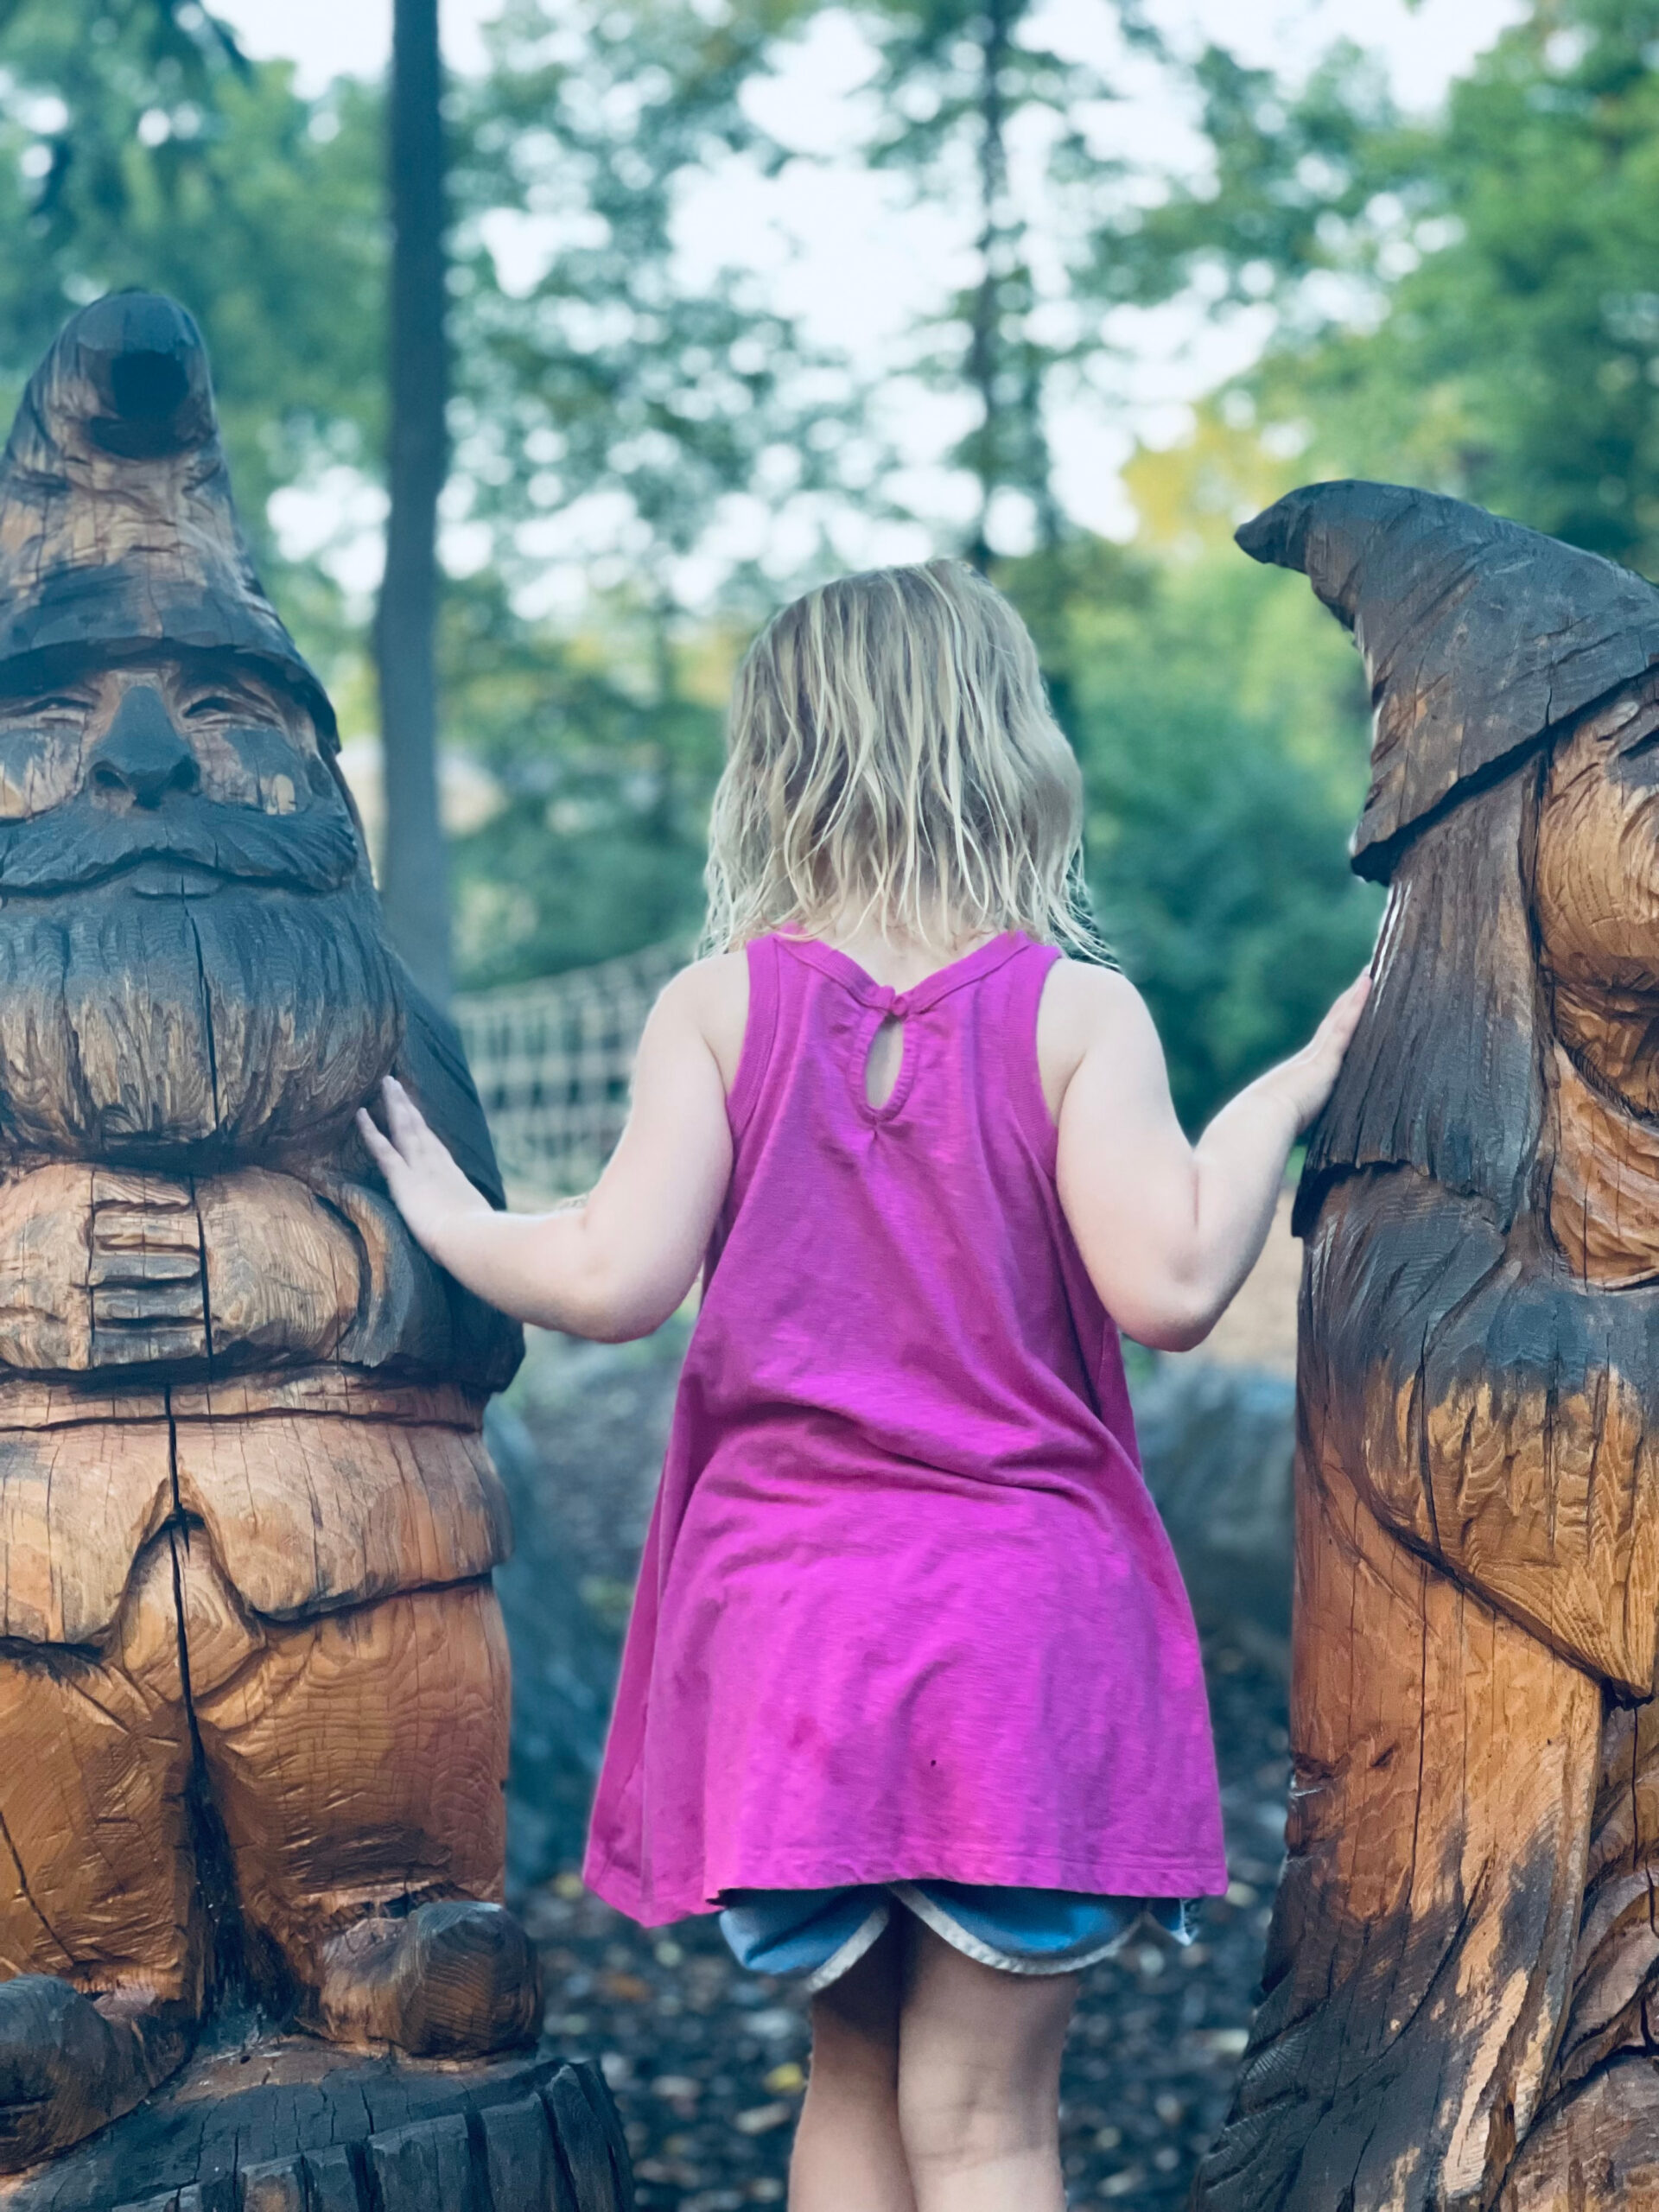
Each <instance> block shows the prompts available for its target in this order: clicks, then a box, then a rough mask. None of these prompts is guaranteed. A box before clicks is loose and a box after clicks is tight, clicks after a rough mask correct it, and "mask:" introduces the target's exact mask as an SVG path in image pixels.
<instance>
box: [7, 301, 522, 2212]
mask: <svg viewBox="0 0 1659 2212" xmlns="http://www.w3.org/2000/svg"><path fill="white" fill-rule="evenodd" d="M336 752H337V738H336V734H335V728H334V715H333V713H332V711H331V710H330V708H329V704H328V701H327V698H326V696H324V694H323V691H322V689H321V685H320V684H319V683H318V682H317V679H316V677H315V676H314V675H313V673H312V672H311V671H310V670H309V669H308V667H307V666H306V664H305V663H304V661H303V660H302V658H300V655H299V653H298V652H296V649H295V646H294V645H293V642H292V640H291V639H289V635H288V633H287V632H286V631H285V630H284V629H283V626H282V624H281V622H280V621H279V620H277V615H276V613H274V612H273V610H272V608H271V607H270V604H269V602H268V601H266V599H265V598H264V594H263V593H262V592H261V590H260V588H259V586H258V584H257V581H256V579H255V577H254V574H253V569H252V566H251V562H250V559H249V556H248V552H247V549H246V546H245V543H244V541H243V538H242V536H241V533H240V531H239V529H238V524H237V519H236V515H235V511H234V508H233V506H232V499H231V488H230V483H229V480H228V478H227V476H226V468H225V463H224V460H223V457H222V454H221V453H220V449H219V439H218V432H217V426H216V422H215V416H214V410H213V394H212V389H211V385H210V382H209V378H208V369H207V359H206V356H205V353H204V352H203V349H202V344H201V340H200V336H199V334H198V333H197V331H196V328H195V327H194V324H193V322H192V321H191V320H190V318H189V316H188V315H186V314H185V313H184V312H183V311H182V310H181V308H178V307H176V306H175V305H174V304H173V302H171V301H169V300H166V299H162V298H158V297H156V296H151V295H148V294H143V293H124V294H119V295H116V296H111V297H110V298H108V299H105V300H102V301H100V302H98V303H97V304H96V305H95V306H92V307H90V308H86V309H85V310H84V311H83V312H82V313H80V314H79V315H76V316H75V317H74V318H73V320H72V321H70V322H69V323H68V324H67V327H65V329H64V330H63V332H62V334H61V335H60V337H59V339H58V340H57V342H56V343H55V344H54V346H53V347H52V348H51V351H50V352H49V353H48V354H47V356H46V358H45V359H44V360H43V361H42V362H41V365H40V367H39V369H38V370H37V371H36V372H35V376H34V377H33V378H32V379H31V381H30V383H29V388H28V391H26V392H25V394H24V397H23V401H22V406H21V408H20V409H19V410H18V415H17V419H16V425H15V427H14V429H13V430H12V434H11V439H10V444H9V445H8V446H7V448H6V450H5V454H4V457H3V461H0V1976H3V1977H4V1979H3V1980H0V2166H3V2167H6V2168H16V2167H17V2166H19V2165H22V2164H24V2163H26V2162H29V2161H31V2160H34V2159H36V2158H41V2157H43V2156H46V2155H48V2154H50V2153H52V2152H55V2151H57V2150H59V2149H61V2148H62V2147H63V2146H65V2145H67V2144H69V2143H71V2142H73V2141H74V2140H75V2139H77V2138H79V2137H80V2136H82V2135H84V2134H86V2133H87V2132H88V2131H90V2130H91V2129H93V2128H95V2127H97V2126H100V2125H101V2124H102V2123H103V2122H105V2121H106V2120H109V2119H111V2117H112V2116H113V2115H115V2114H117V2113H121V2112H123V2111H125V2110H126V2109H127V2108H128V2107H130V2106H132V2105H133V2104H135V2103H136V2102H137V2101H138V2100H139V2099H141V2098H142V2097H143V2095H144V2094H146V2092H147V2091H148V2090H149V2088H151V2087H152V2086H153V2085H155V2084H156V2082H159V2081H160V2080H161V2079H162V2077H163V2076H164V2075H167V2074H168V2073H169V2072H170V2071H171V2070H172V2069H174V2068H175V2067H176V2066H177V2065H179V2063H181V2060H182V2058H183V2057H184V2056H186V2055H187V2054H188V2050H189V2049H190V2046H191V2044H192V2039H193V2037H194V2033H195V2031H196V2029H197V2027H198V2025H199V2024H200V2022H201V2021H202V2019H203V2018H204V2017H205V2015H206V2014H207V2012H209V2011H210V2010H211V2009H212V2008H213V2006H214V2005H216V2004H219V2003H223V2002H226V2001H227V2000H236V2001H238V2002H252V2003H254V2004H257V2005H259V2006H260V2007H262V2008H263V2009H264V2012H265V2013H266V2014H267V2016H268V2017H270V2018H273V2019H275V2020H277V2021H280V2022H287V2023H293V2024H300V2025H303V2026H306V2027H308V2028H310V2029H311V2030H313V2031H315V2033H316V2034H318V2035H320V2036H322V2037H333V2038H335V2039H338V2040H340V2041H341V2042H345V2043H354V2044H380V2045H390V2046H393V2047H396V2048H398V2049H401V2050H405V2051H409V2052H414V2053H420V2054H428V2055H435V2054H443V2055H449V2056H465V2055H469V2054H474V2053H481V2052H485V2051H489V2050H497V2049H499V2048H501V2047H503V2046H505V2045H507V2044H513V2043H516V2042H523V2041H524V2040H525V2039H527V2038H531V2037H533V2036H534V2035H535V2033H536V2032H537V2029H538V2027H539V2021H540V2006H539V2001H538V1993H537V1974H536V1968H535V1964H534V1961H533V1957H532V1955H531V1951H530V1949H529V1947H528V1945H527V1943H526V1942H525V1939H524V1935H523V1933H522V1931H521V1930H520V1929H519V1927H518V1923H516V1922H515V1921H514V1920H513V1919H512V1917H511V1916H509V1915H508V1914H507V1913H506V1912H505V1911H504V1910H502V1909H501V1907H500V1905H499V1903H498V1902H497V1900H499V1897H500V1893H501V1880H502V1855H503V1795H502V1786H503V1778H504V1775H505V1764H506V1732H507V1679H508V1677H507V1655H506V1649H505V1643H504V1639H503V1636H502V1630H501V1623H500V1617H499V1612H498V1610H497V1606H496V1601H495V1599H494V1596H493V1592H492V1590H491V1585H490V1570H491V1568H492V1567H493V1566H494V1565H495V1564H496V1562H497V1561H498V1560H500V1559H501V1558H502V1556H503V1555H504V1553H505V1549H506V1546H507V1542H508V1527H507V1518H506V1513H505V1504H504V1500H503V1497H502V1493H501V1491H500V1489H499V1484H498V1483H497V1480H496V1477H495V1475H494V1472H493V1470H492V1468H491V1466H490V1463H489V1460H488V1459H487V1457H486V1453H485V1451H484V1449H483V1446H482V1444H481V1442H480V1415H481V1411H482V1408H483V1405H484V1402H485V1399H486V1396H487V1395H488V1394H489V1392H491V1391H492V1390H494V1389H499V1386H500V1385H501V1384H502V1383H504V1382H505V1380H506V1379H507V1377H508V1376H510V1375H511V1374H512V1370H513V1368H514V1366H515V1364H516V1363H517V1361H518V1357H519V1355H520V1351H521V1349H522V1346H521V1343H520V1340H519V1338H518V1332H517V1331H516V1330H514V1329H513V1328H512V1327H510V1326H509V1325H507V1324H506V1323H505V1322H504V1321H503V1320H501V1319H499V1317H498V1316H496V1315H494V1314H493V1313H490V1312H488V1311H487V1310H486V1309H485V1308H484V1307H482V1306H479V1305H478V1304H476V1303H475V1302H474V1301H473V1300H471V1299H469V1298H467V1296H465V1295H464V1294H461V1292H460V1291H459V1290H458V1289H457V1287H456V1286H455V1285H454V1283H453V1282H451V1281H448V1278H446V1277H445V1276H444V1275H442V1274H440V1273H439V1272H438V1271H437V1270H436V1269H435V1268H433V1267H432V1266H431V1265H430V1264H429V1262H428V1261H427V1260H426V1259H425V1258H424V1257H423V1255H422V1254H421V1253H420V1252H419V1251H418V1250H417V1249H416V1247H415V1246H414V1245H413V1244H412V1243H410V1239H409V1237H408V1236H407V1235H406V1234H405V1232H404V1229H403V1226H402V1224H401V1223H400V1221H399V1219H398V1217H397V1213H396V1212H395V1211H394V1210H393V1208H392V1207H391V1205H390V1203H389V1201H388V1200H387V1198H386V1197H385V1192H384V1191H383V1190H382V1189H381V1188H380V1186H379V1185H378V1179H376V1177H375V1176H374V1174H373V1173H372V1171H371V1170H370V1168H369V1166H368V1165H367V1162H366V1161H365V1158H364V1156H363V1154H362V1153H361V1151H360V1150H359V1145H358V1142H357V1140H356V1138H355V1137H354V1135H353V1124H352V1117H353V1112H354V1110H355V1109H357V1108H358V1107H359V1106H360V1105H361V1104H363V1103H365V1101H368V1100H371V1099H372V1098H373V1097H374V1096H375V1093H376V1090H377V1086H378V1083H379V1081H380V1078H381V1077H382V1076H383V1075H384V1074H385V1072H386V1071H388V1070H396V1071H397V1073H398V1074H399V1075H400V1077H402V1078H403V1080H404V1082H406V1083H407V1084H408V1085H409V1086H410V1090H412V1091H413V1092H414V1093H415V1094H416V1096H418V1097H419V1098H420V1100H421V1102H422V1103H423V1107H424V1109H425V1110H426V1112H427V1114H428V1115H429V1116H430V1117H431V1118H432V1120H433V1121H434V1122H435V1125H436V1126H437V1127H438V1128H440V1129H441V1130H442V1133H443V1135H444V1136H445V1138H446V1140H447V1141H448V1143H449V1144H450V1145H451V1146H452V1147H454V1149H455V1150H456V1152H457V1154H458V1156H459V1157H460V1159H461V1161H462V1163H463V1165H465V1166H466V1167H467V1171H468V1172H469V1173H471V1175H472V1176H473V1178H474V1180H475V1181H476V1182H477V1184H478V1185H479V1186H480V1189H482V1190H484V1191H485V1192H487V1193H488V1194H489V1195H490V1196H491V1197H492V1198H493V1199H495V1201H496V1202H497V1203H499V1197H500V1194H499V1185H498V1183H497V1179H496V1174H495V1168H494V1162H493V1158H492V1154H491V1151H490V1145H489V1140H488V1137H487V1135H486V1131H485V1128H484V1123H483V1119H482V1116H481V1115H480V1109H479V1106H478V1101H477V1097H476V1095H475V1093H474V1090H473V1089H472V1086H471V1083H470V1081H469V1079H468V1077H467V1071H466V1068H465V1065H464V1064H463V1062H462V1059H461V1054H460V1052H459V1049H458V1046H457V1045H456V1042H455V1040H454V1036H453V1033H452V1032H451V1031H450V1030H449V1029H448V1027H447V1026H446V1025H445V1023H444V1022H443V1021H442V1020H441V1018H440V1017H438V1016H437V1015H436V1014H434V1012H433V1011H432V1009H431V1008H430V1007H428V1006H427V1005H426V1004H425V1003H424V1002H423V1001H422V999H421V998H420V996H419V995H418V993H417V992H416V990H415V989H414V988H413V986H412V985H411V983H410V978H409V976H407V974H406V973H405V972H404V969H402V968H401V966H400V965H399V963H397V960H396V958H395V957H393V955H392V954H391V951H390V950H389V949H388V947H387V944H386V942H385V936H384V934H383V931H382V926H381V919H380V914H379V910H378V904H377V901H376V898H375V893H374V890H373V887H372V882H371V880H370V874H369V867H368V861H367V858H366V855H365V849H364V844H363V839H362V835H361V830H360V828H359V823H358V821H357V818H356V816H355V813H354V810H353V806H352V803H351V800H350V798H349V796H348V794H347V792H346V788H345V786H344V785H343V783H342V782H341V780H340V772H339V768H338V764H337V760H336V757H335V756H336ZM169 2202H170V2200H169Z"/></svg>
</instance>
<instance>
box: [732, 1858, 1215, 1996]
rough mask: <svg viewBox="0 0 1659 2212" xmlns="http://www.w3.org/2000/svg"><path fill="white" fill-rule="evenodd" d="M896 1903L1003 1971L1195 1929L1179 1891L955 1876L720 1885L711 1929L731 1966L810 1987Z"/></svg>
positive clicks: (852, 1961) (1094, 1955) (858, 1954)
mask: <svg viewBox="0 0 1659 2212" xmlns="http://www.w3.org/2000/svg"><path fill="white" fill-rule="evenodd" d="M895 1903H897V1904H900V1905H903V1906H904V1907H905V1909H906V1910H907V1911H909V1912H912V1913H914V1914H915V1916H916V1917H917V1919H918V1920H919V1921H922V1922H923V1923H925V1925H926V1926H927V1927H929V1928H931V1929H932V1930H933V1932H934V1934H935V1935H936V1936H942V1937H943V1938H944V1941H945V1942H947V1943H950V1944H951V1945H953V1946H954V1948H956V1949H957V1950H958V1951H961V1952H963V1953H964V1954H965V1955H966V1956H967V1957H969V1958H970V1959H977V1960H978V1961H979V1962H980V1964H981V1965H982V1966H987V1967H997V1968H998V1969H999V1970H1000V1971H1001V1972H1002V1973H1003V1974H1076V1973H1077V1972H1078V1971H1079V1970H1080V1969H1081V1968H1082V1967H1090V1966H1093V1965H1094V1964H1095V1962H1096V1960H1098V1959H1104V1958H1109V1956H1110V1955H1111V1954H1112V1953H1113V1952H1114V1951H1116V1950H1118V1949H1119V1948H1121V1947H1122V1945H1123V1944H1125V1943H1127V1942H1128V1940H1129V1938H1130V1936H1133V1935H1134V1934H1135V1930H1136V1929H1138V1928H1142V1927H1147V1926H1150V1927H1151V1928H1152V1929H1157V1930H1160V1931H1161V1933H1162V1934H1164V1935H1166V1936H1168V1937H1170V1939H1171V1940H1172V1941H1173V1942H1177V1943H1190V1942H1192V1938H1193V1936H1194V1935H1195V1934H1196V1933H1197V1922H1196V1911H1197V1908H1196V1905H1195V1904H1194V1903H1193V1902H1192V1900H1189V1899H1187V1898H1185V1897H1089V1896H1086V1895H1084V1894H1083V1893H1082V1892H1081V1891H1076V1890H1019V1889H977V1888H974V1887H972V1886H971V1885H969V1884H966V1883H963V1882H936V1881H925V1882H886V1883H871V1884H869V1885H863V1886H860V1887H856V1888H852V1887H849V1888H846V1889H835V1890H728V1891H727V1892H726V1895H725V1898H724V1901H723V1904H722V1907H721V1915H720V1932H721V1935H722V1936H724V1937H725V1938H726V1941H727V1942H728V1944H729V1945H730V1946H731V1948H732V1952H733V1955H734V1957H735V1958H736V1960H737V1961H738V1963H739V1965H740V1966H745V1967H749V1968H750V1969H751V1970H752V1971H753V1973H755V1974H803V1975H804V1976H805V1980H804V1983H803V1985H802V1987H803V1993H804V1994H805V1995H807V1996H809V1997H810V1996H813V1995H815V1994H816V1993H817V1992H818V1991H819V1990H821V1989H828V1988H829V1985H830V1983H831V1982H833V1981H838V1980H840V1979H841V1977H842V1974H845V1973H846V1972H847V1970H848V1968H849V1967H854V1966H856V1965H857V1963H858V1961H860V1959H861V1958H862V1957H863V1955H864V1954H865V1952H866V1951H868V1949H869V1948H870V1946H871V1945H872V1944H873V1943H874V1942H875V1941H876V1939H877V1937H878V1936H880V1935H881V1933H882V1931H883V1930H884V1929H886V1927H887V1923H888V1922H889V1921H890V1920H891V1919H892V1917H893V1905H894V1904H895Z"/></svg>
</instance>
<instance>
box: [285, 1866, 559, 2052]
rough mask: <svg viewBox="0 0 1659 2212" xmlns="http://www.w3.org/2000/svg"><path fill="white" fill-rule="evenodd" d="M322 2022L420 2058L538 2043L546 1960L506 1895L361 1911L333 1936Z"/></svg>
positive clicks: (356, 2040)
mask: <svg viewBox="0 0 1659 2212" xmlns="http://www.w3.org/2000/svg"><path fill="white" fill-rule="evenodd" d="M316 2012H317V2017H316V2024H317V2026H318V2027H319V2028H320V2029H321V2032H322V2033H323V2034H324V2035H326V2036H327V2037H329V2038H330V2039H331V2040H332V2041H334V2042H336V2043H351V2044H376V2043H391V2044H397V2046H398V2048H399V2049H400V2050H406V2051H409V2052H410V2053H411V2054H412V2055H413V2056H415V2057H416V2058H472V2057H477V2056H481V2055H482V2054H483V2053H484V2052H486V2051H492V2050H506V2049H508V2048H510V2047H511V2046H512V2045H513V2044H525V2043H533V2042H534V2041H535V2039H536V2037H537V2035H538V2034H539V2033H540V2031H541V2024H542V1978H541V1968H540V1966H539V1964H538V1962H537V1957H536V1954H535V1952H534V1950H533V1949H532V1948H531V1943H530V1939H529V1937H528V1936H526V1935H525V1934H524V1929H522V1928H521V1927H520V1926H519V1924H518V1921H517V1920H515V1919H514V1917H513V1916H512V1914H511V1913H510V1912H507V1911H506V1910H504V1909H503V1908H502V1907H501V1906H500V1905H499V1904H479V1903H477V1902H476V1901H474V1899H471V1898H464V1897H463V1898H454V1899H446V1900H444V1901H443V1902H442V1903H440V1904H423V1905H421V1906H419V1907H417V1908H416V1910H415V1911H413V1912H411V1913H410V1915H409V1916H408V1917H407V1918H406V1919H403V1920H390V1919H384V1918H380V1917H378V1916H377V1917H374V1918H372V1919H368V1920H359V1921H358V1922H357V1923H355V1924H354V1925H353V1926H352V1927H350V1928H348V1929H345V1930H344V1931H343V1932H342V1933H341V1934H340V1935H339V1936H334V1937H333V1938H332V1939H331V1941H330V1942H328V1943H327V1945H326V1947H325V1948H324V1952H323V1974H322V1980H321V1986H320V1988H319V1989H318V1991H317V1998H316Z"/></svg>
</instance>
